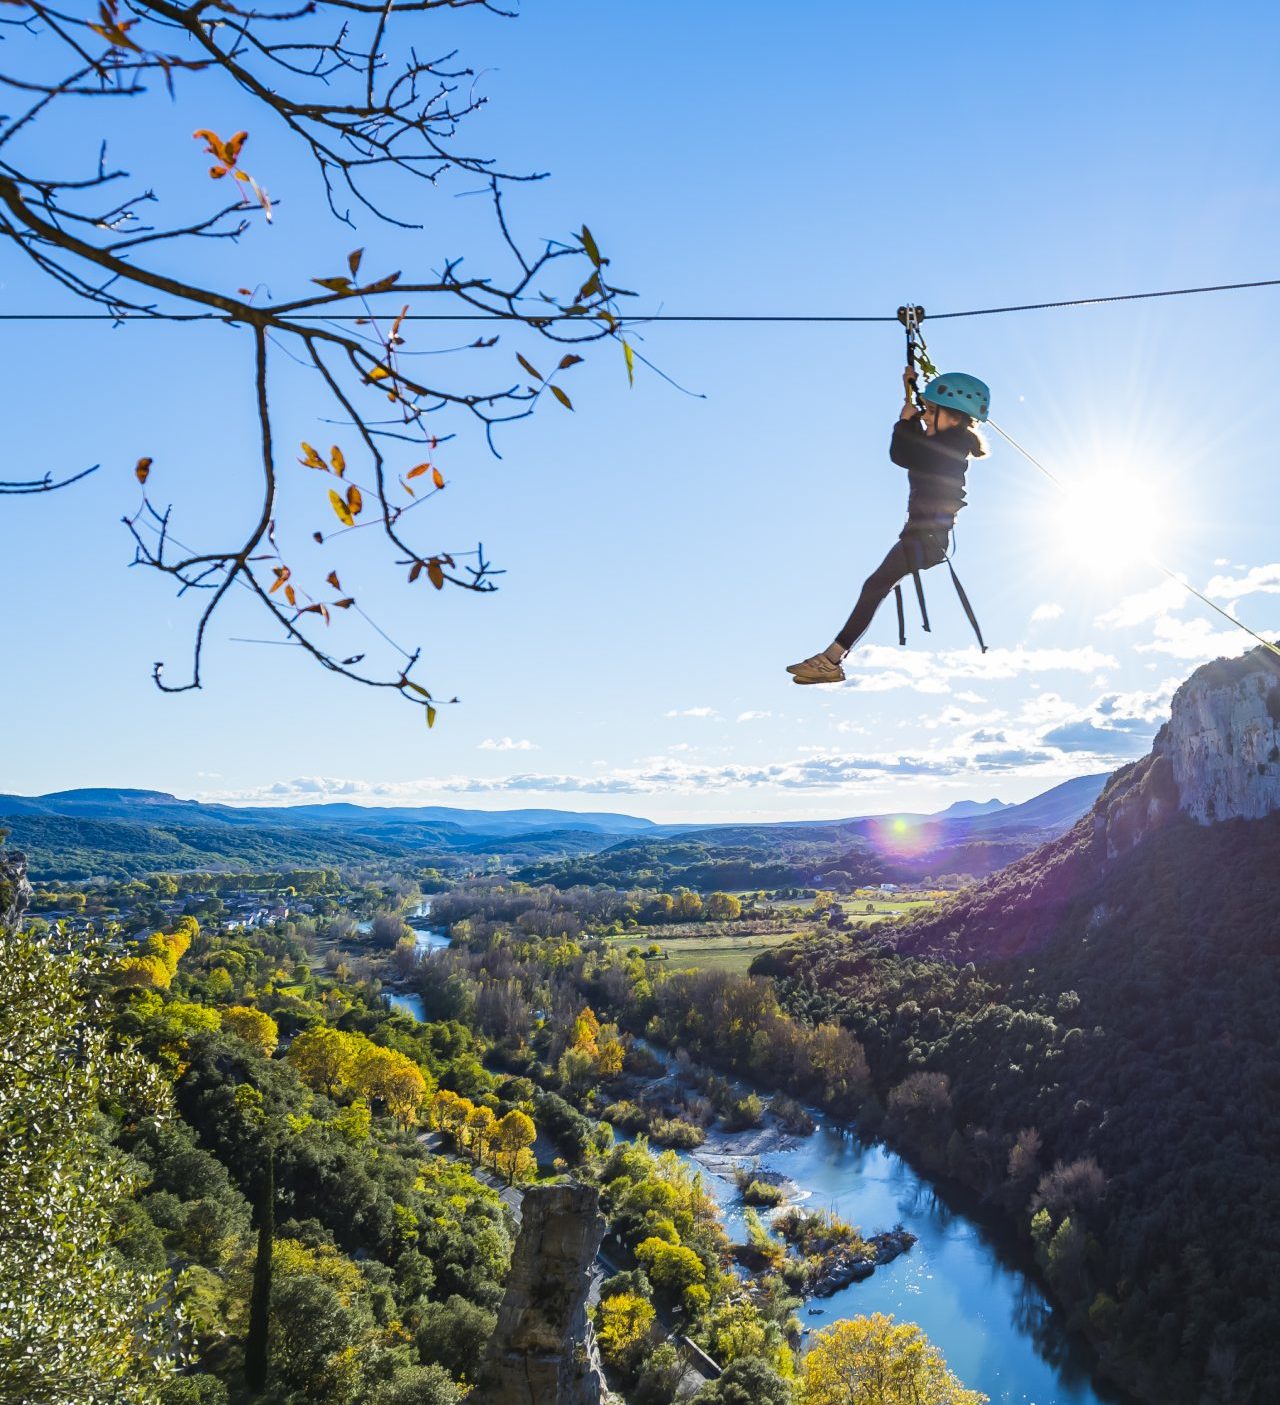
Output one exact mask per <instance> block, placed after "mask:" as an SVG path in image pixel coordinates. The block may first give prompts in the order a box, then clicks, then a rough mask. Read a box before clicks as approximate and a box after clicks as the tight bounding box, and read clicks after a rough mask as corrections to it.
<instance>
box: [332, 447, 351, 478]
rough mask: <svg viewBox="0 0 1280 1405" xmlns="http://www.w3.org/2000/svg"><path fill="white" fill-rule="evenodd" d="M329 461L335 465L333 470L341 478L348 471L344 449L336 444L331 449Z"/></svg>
mask: <svg viewBox="0 0 1280 1405" xmlns="http://www.w3.org/2000/svg"><path fill="white" fill-rule="evenodd" d="M329 462H330V463H331V464H332V465H333V471H334V472H335V473H336V474H337V475H338V477H339V478H341V477H342V475H343V474H344V473H345V472H346V471H347V461H346V459H344V458H343V457H342V450H341V449H339V448H338V446H337V445H336V444H335V445H334V446H333V448H332V449H330V450H329Z"/></svg>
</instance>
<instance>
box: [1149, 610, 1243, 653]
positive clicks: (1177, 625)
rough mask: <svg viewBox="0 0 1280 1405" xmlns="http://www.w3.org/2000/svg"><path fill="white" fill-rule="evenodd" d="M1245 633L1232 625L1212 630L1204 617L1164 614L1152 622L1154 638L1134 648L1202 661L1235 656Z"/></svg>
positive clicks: (1240, 647) (1239, 649) (1241, 645)
mask: <svg viewBox="0 0 1280 1405" xmlns="http://www.w3.org/2000/svg"><path fill="white" fill-rule="evenodd" d="M1246 637H1247V636H1245V635H1244V634H1243V633H1241V632H1240V631H1239V630H1234V629H1223V630H1218V631H1216V632H1215V630H1214V628H1213V626H1212V625H1211V624H1210V623H1209V621H1208V620H1206V619H1191V620H1182V619H1175V618H1174V617H1173V616H1172V615H1165V616H1163V617H1162V618H1161V619H1158V620H1157V621H1156V623H1155V638H1154V639H1152V640H1151V642H1150V643H1148V644H1136V645H1134V648H1135V649H1136V650H1137V651H1138V653H1140V654H1169V655H1171V656H1172V657H1173V658H1175V659H1187V660H1189V661H1194V662H1205V661H1207V660H1209V659H1216V658H1221V657H1222V656H1223V655H1228V656H1230V657H1234V656H1235V655H1236V654H1238V653H1240V651H1241V649H1242V647H1243V645H1244V641H1245V639H1246Z"/></svg>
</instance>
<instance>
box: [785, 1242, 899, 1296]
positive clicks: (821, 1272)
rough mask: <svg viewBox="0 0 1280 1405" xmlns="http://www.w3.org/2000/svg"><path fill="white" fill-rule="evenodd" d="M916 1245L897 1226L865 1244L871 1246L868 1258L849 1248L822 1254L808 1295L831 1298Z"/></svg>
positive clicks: (809, 1286)
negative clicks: (819, 1265) (833, 1294)
mask: <svg viewBox="0 0 1280 1405" xmlns="http://www.w3.org/2000/svg"><path fill="white" fill-rule="evenodd" d="M915 1242H916V1236H915V1235H914V1234H912V1233H911V1231H910V1230H909V1229H903V1227H902V1226H901V1225H897V1226H896V1227H895V1228H894V1229H891V1230H888V1231H886V1232H885V1233H883V1234H873V1235H872V1236H871V1238H870V1239H868V1240H867V1243H868V1244H869V1245H870V1246H871V1250H872V1253H871V1257H870V1258H868V1257H867V1256H866V1255H865V1254H854V1253H853V1251H852V1250H850V1249H836V1250H833V1251H832V1252H831V1253H829V1254H827V1255H825V1256H824V1257H823V1260H822V1264H821V1267H820V1268H819V1269H818V1271H817V1273H816V1274H815V1275H814V1277H813V1279H812V1280H811V1281H810V1282H809V1284H808V1290H809V1292H810V1293H811V1294H812V1295H813V1296H814V1297H815V1298H826V1297H830V1296H831V1294H832V1293H838V1292H839V1291H840V1289H841V1288H847V1287H848V1286H849V1284H850V1283H861V1282H862V1280H863V1279H864V1278H870V1277H871V1275H872V1274H873V1273H874V1272H875V1271H876V1269H877V1268H879V1267H880V1265H881V1264H887V1263H892V1262H893V1260H894V1259H896V1258H897V1257H898V1255H899V1254H905V1253H906V1252H907V1250H908V1249H910V1248H911V1246H912V1245H913V1244H914V1243H915Z"/></svg>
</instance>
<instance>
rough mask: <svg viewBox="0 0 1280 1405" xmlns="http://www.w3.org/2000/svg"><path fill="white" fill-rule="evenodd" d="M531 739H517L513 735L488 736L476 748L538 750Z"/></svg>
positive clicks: (488, 749) (485, 749) (479, 749)
mask: <svg viewBox="0 0 1280 1405" xmlns="http://www.w3.org/2000/svg"><path fill="white" fill-rule="evenodd" d="M539 749H540V748H538V747H536V746H535V745H534V744H533V743H532V742H531V741H529V740H527V739H521V740H520V741H515V740H514V739H513V738H511V737H486V738H485V739H484V741H482V742H481V743H480V745H479V746H478V747H477V748H476V750H477V751H538V750H539Z"/></svg>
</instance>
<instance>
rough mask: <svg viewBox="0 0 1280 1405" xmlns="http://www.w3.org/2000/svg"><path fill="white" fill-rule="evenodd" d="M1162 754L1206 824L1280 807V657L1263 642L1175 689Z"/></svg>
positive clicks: (1187, 806)
mask: <svg viewBox="0 0 1280 1405" xmlns="http://www.w3.org/2000/svg"><path fill="white" fill-rule="evenodd" d="M1155 755H1156V757H1158V758H1164V759H1165V760H1166V761H1167V762H1168V764H1169V767H1170V769H1171V771H1172V776H1173V782H1174V785H1175V786H1176V788H1177V793H1178V807H1179V809H1181V810H1182V811H1183V812H1185V813H1186V814H1188V815H1190V816H1191V817H1192V818H1193V819H1195V820H1197V821H1198V822H1199V823H1200V824H1213V823H1215V822H1216V821H1219V820H1230V819H1242V820H1260V819H1262V817H1263V816H1264V815H1269V814H1272V813H1273V812H1274V811H1277V810H1280V659H1278V658H1277V657H1276V656H1275V655H1274V654H1272V653H1271V652H1270V651H1269V650H1266V649H1261V648H1259V649H1252V650H1250V651H1249V653H1247V654H1245V655H1244V656H1243V658H1239V659H1219V660H1218V661H1217V662H1216V663H1211V664H1207V665H1206V666H1205V667H1204V668H1200V669H1197V670H1196V671H1195V673H1193V674H1192V675H1191V677H1190V678H1188V679H1187V681H1186V682H1185V683H1184V684H1183V685H1182V687H1181V688H1179V689H1178V691H1177V692H1176V693H1175V694H1174V698H1173V709H1172V713H1171V715H1170V718H1169V721H1168V722H1167V723H1166V724H1165V726H1164V727H1162V728H1161V730H1160V735H1159V736H1158V737H1157V738H1156V744H1155Z"/></svg>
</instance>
